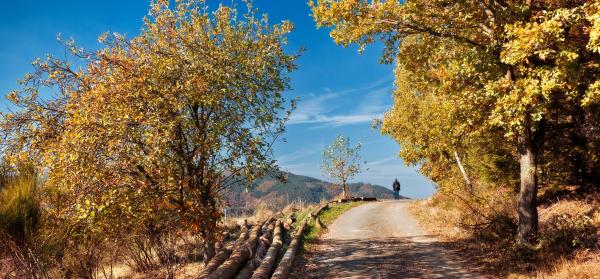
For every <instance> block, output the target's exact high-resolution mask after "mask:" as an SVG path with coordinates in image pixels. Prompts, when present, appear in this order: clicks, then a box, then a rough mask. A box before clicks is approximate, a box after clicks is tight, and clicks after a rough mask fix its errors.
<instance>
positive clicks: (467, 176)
mask: <svg viewBox="0 0 600 279" xmlns="http://www.w3.org/2000/svg"><path fill="white" fill-rule="evenodd" d="M452 149H453V150H454V160H456V164H457V165H458V169H460V173H461V174H462V176H463V179H464V180H465V183H467V186H469V191H471V192H473V184H471V180H470V179H469V175H468V174H467V171H466V170H465V167H464V166H463V164H462V161H461V160H460V156H458V151H457V150H456V148H455V147H452Z"/></svg>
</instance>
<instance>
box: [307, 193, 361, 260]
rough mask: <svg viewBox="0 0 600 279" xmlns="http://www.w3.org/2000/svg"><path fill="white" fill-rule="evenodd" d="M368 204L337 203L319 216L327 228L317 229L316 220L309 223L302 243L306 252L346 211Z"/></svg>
mask: <svg viewBox="0 0 600 279" xmlns="http://www.w3.org/2000/svg"><path fill="white" fill-rule="evenodd" d="M366 203H368V202H362V201H361V202H348V203H341V204H339V203H336V204H332V205H330V206H329V208H327V209H325V210H323V211H322V212H321V213H320V214H319V215H318V217H319V219H320V220H321V224H323V225H324V226H325V227H317V226H316V221H315V219H313V220H311V221H310V222H309V223H308V226H307V228H306V232H305V233H304V238H303V241H302V246H303V249H304V250H309V249H310V246H311V245H313V244H314V243H315V242H316V241H318V240H319V237H320V236H321V235H322V234H324V233H325V232H326V231H327V227H328V226H329V225H331V224H332V223H333V221H335V219H337V218H338V217H339V216H340V215H342V214H344V213H345V212H346V211H348V210H350V209H352V208H355V207H357V206H361V205H363V204H366Z"/></svg>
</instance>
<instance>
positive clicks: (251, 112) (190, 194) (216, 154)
mask: <svg viewBox="0 0 600 279" xmlns="http://www.w3.org/2000/svg"><path fill="white" fill-rule="evenodd" d="M170 2H171V1H166V0H161V1H156V2H153V4H152V5H151V9H150V13H149V16H148V17H147V18H146V19H145V20H144V27H143V29H142V31H141V33H140V34H139V35H138V36H136V37H134V38H132V39H128V38H126V37H125V36H123V35H119V34H105V35H102V36H101V37H100V39H99V40H100V42H101V43H102V44H103V45H104V47H103V48H101V49H100V50H98V51H92V52H90V51H85V50H83V49H81V48H78V47H76V46H75V44H74V43H73V42H72V41H67V47H68V48H69V50H70V51H71V54H72V57H70V59H76V60H75V62H73V61H71V60H61V59H58V58H54V57H48V58H47V59H46V60H43V61H42V60H36V62H34V67H35V69H36V71H35V72H34V73H33V74H28V75H26V76H25V79H24V80H23V81H22V82H21V84H22V86H23V89H22V90H18V91H15V92H11V93H10V94H9V95H8V97H9V99H10V100H11V101H12V102H13V104H14V105H15V106H17V107H19V110H15V111H14V112H11V113H8V114H5V115H3V118H2V131H3V135H4V141H3V143H4V151H5V152H6V154H7V157H8V158H18V157H30V158H35V159H37V161H38V162H39V164H40V165H41V166H44V167H46V168H47V169H48V182H47V183H48V184H49V185H50V186H51V187H53V188H55V189H57V190H59V191H60V197H61V198H62V199H65V198H69V200H71V201H72V202H73V203H74V204H73V205H72V206H69V207H67V208H60V209H59V208H55V210H60V212H57V214H58V215H60V216H63V217H64V219H65V220H67V221H69V222H70V223H71V224H72V226H73V227H76V228H80V229H81V230H83V231H85V232H86V233H93V232H102V233H106V232H108V231H110V230H112V229H113V228H114V227H118V226H115V224H114V222H112V221H111V222H108V224H105V223H103V221H110V220H115V218H118V220H120V222H119V223H120V224H124V225H131V226H133V227H147V228H148V229H151V230H152V231H156V230H160V229H161V228H163V229H164V228H169V227H181V228H184V229H186V230H188V231H193V232H195V233H198V234H199V235H200V236H201V237H202V239H203V240H204V253H205V257H204V259H205V260H209V259H210V258H211V257H212V256H213V255H214V243H215V241H216V240H217V236H218V231H219V229H218V222H219V220H220V210H219V208H220V202H221V196H220V195H221V193H222V190H223V189H224V188H226V187H229V186H231V185H234V184H236V183H240V182H241V180H242V179H248V180H252V179H254V178H257V177H260V176H262V175H264V174H265V173H267V172H269V171H271V170H274V169H276V162H275V161H274V160H273V159H272V144H273V143H274V142H275V141H276V140H277V139H278V138H279V137H280V136H281V134H282V133H283V131H284V124H285V121H286V120H287V118H288V115H289V111H286V107H287V108H291V109H293V107H294V104H293V102H292V103H291V104H290V103H288V102H286V100H285V99H284V97H283V96H282V92H283V91H285V90H286V89H288V88H289V79H288V76H287V73H289V72H290V71H292V70H294V69H295V65H294V60H295V58H296V55H295V54H294V55H290V54H287V53H286V51H285V50H284V45H285V43H286V35H287V34H288V33H289V32H290V31H291V30H292V25H291V24H290V23H289V22H287V21H284V22H282V23H280V24H275V25H272V24H270V23H269V21H268V19H267V17H266V16H260V15H257V11H256V10H255V9H254V8H253V7H252V5H248V6H247V12H245V13H243V14H240V12H239V11H238V9H237V8H236V7H228V6H225V5H220V6H219V7H218V8H217V9H215V10H213V11H211V10H209V9H208V7H207V5H206V3H205V1H193V0H189V1H177V2H176V4H175V5H173V6H172V4H171V3H170ZM76 66H80V67H76ZM46 94H49V95H46ZM111 223H112V225H111ZM103 224H105V225H103Z"/></svg>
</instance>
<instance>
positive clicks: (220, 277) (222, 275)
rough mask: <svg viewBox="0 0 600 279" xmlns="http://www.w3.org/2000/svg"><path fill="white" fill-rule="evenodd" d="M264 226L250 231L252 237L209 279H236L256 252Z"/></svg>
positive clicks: (257, 226) (260, 225) (255, 227)
mask: <svg viewBox="0 0 600 279" xmlns="http://www.w3.org/2000/svg"><path fill="white" fill-rule="evenodd" d="M261 228H262V224H257V225H255V226H254V227H253V228H252V231H250V235H249V237H248V240H246V242H245V243H244V244H243V245H241V246H239V247H237V249H236V250H235V251H233V253H231V256H230V257H229V259H227V260H226V261H225V262H224V263H223V264H222V265H221V266H219V267H218V268H217V269H216V270H215V271H214V272H213V273H211V274H210V275H209V276H208V278H209V279H231V278H234V277H235V275H236V274H237V272H238V271H239V270H240V269H241V268H242V267H243V265H244V264H245V263H246V261H248V259H249V258H250V256H252V254H254V252H255V251H256V246H257V245H258V238H259V237H260V235H261Z"/></svg>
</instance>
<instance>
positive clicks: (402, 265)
mask: <svg viewBox="0 0 600 279" xmlns="http://www.w3.org/2000/svg"><path fill="white" fill-rule="evenodd" d="M408 204H409V202H408V201H382V202H375V203H369V204H366V205H363V206H359V207H355V208H353V209H351V210H349V211H348V212H346V213H344V214H343V215H342V216H340V217H339V218H338V219H337V220H335V221H334V223H333V224H331V226H329V231H328V232H327V234H326V235H325V236H324V237H323V239H322V241H321V243H319V244H317V245H316V246H315V247H314V250H312V251H309V252H308V254H307V255H306V259H305V260H304V262H302V263H301V264H302V265H303V266H302V267H300V271H299V273H298V275H297V276H296V277H300V278H483V277H481V276H479V275H476V274H474V273H472V272H469V271H467V270H466V269H464V268H463V267H462V266H463V265H464V263H463V262H461V260H460V257H457V255H456V254H455V253H453V252H452V251H449V250H446V249H444V248H443V247H442V246H441V244H440V243H439V242H438V241H437V240H436V239H435V238H434V237H433V236H431V235H428V234H427V233H426V232H425V231H424V230H423V229H421V228H420V227H419V224H418V223H417V222H416V221H415V219H414V218H412V217H411V216H410V215H409V214H408V212H407V206H408Z"/></svg>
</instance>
